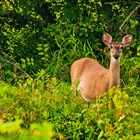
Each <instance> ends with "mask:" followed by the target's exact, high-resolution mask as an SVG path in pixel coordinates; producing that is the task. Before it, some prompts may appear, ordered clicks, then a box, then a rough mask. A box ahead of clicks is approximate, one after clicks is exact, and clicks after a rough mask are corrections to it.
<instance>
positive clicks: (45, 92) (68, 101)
mask: <svg viewBox="0 0 140 140" xmlns="http://www.w3.org/2000/svg"><path fill="white" fill-rule="evenodd" d="M44 77H45V78H44ZM129 88H130V87H129ZM127 89H128V88H127V87H126V89H122V91H120V90H119V89H116V88H112V89H110V91H109V92H108V93H106V94H104V95H103V96H101V97H100V98H99V99H98V100H96V102H95V103H94V104H91V105H90V106H88V105H87V104H86V103H85V101H84V100H83V99H82V98H81V96H80V95H79V94H78V95H73V94H72V91H71V86H70V84H69V83H64V82H62V81H60V80H58V79H56V78H54V77H53V78H52V77H50V76H48V75H45V72H44V71H43V70H42V71H41V72H40V73H38V75H37V77H36V78H35V79H32V78H29V79H26V82H25V83H24V84H19V85H18V86H16V87H15V86H11V85H9V84H7V83H4V82H2V81H1V82H0V100H1V101H0V107H1V108H0V110H1V112H0V113H1V116H0V134H1V139H9V140H15V139H20V140H21V139H35V140H40V139H41V140H43V139H44V140H46V139H47V140H49V139H61V140H63V139H85V140H90V139H98V140H101V139H112V140H119V139H134V140H135V139H136V140H138V139H140V131H139V130H140V119H139V118H140V109H139V107H138V106H139V105H140V99H139V98H136V97H135V96H129V91H128V90H127ZM131 91H133V89H131ZM135 91H137V92H138V91H139V88H135Z"/></svg>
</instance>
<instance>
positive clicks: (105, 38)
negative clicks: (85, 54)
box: [102, 33, 112, 46]
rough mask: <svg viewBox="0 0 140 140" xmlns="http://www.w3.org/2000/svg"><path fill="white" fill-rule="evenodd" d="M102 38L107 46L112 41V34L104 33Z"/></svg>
mask: <svg viewBox="0 0 140 140" xmlns="http://www.w3.org/2000/svg"><path fill="white" fill-rule="evenodd" d="M102 40H103V42H104V43H105V44H106V45H108V46H109V45H110V44H111V43H112V36H111V35H110V34H108V33H104V34H103V38H102Z"/></svg>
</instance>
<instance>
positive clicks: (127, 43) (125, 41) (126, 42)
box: [122, 35, 132, 46]
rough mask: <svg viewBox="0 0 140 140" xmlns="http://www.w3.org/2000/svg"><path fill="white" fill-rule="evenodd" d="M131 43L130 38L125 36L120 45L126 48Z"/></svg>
mask: <svg viewBox="0 0 140 140" xmlns="http://www.w3.org/2000/svg"><path fill="white" fill-rule="evenodd" d="M131 41H132V36H131V35H126V36H124V37H123V39H122V44H123V46H128V45H130V43H131Z"/></svg>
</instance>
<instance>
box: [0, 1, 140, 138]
mask: <svg viewBox="0 0 140 140" xmlns="http://www.w3.org/2000/svg"><path fill="white" fill-rule="evenodd" d="M0 6H1V10H0V29H1V32H0V134H1V137H0V139H9V140H14V139H21V140H22V139H23V140H24V139H33V140H39V139H62V140H63V139H65V138H66V139H85V140H86V139H87V140H88V139H98V140H100V139H113V140H114V139H115V140H118V139H136V140H137V139H140V131H139V130H140V119H139V118H140V109H139V106H140V87H139V85H140V64H139V62H140V59H139V58H140V42H139V38H140V36H139V35H140V32H139V31H140V30H139V29H140V24H139V21H140V20H139V7H140V3H139V2H138V1H135V2H111V1H110V2H104V1H98V2H97V1H94V0H87V1H84V0H81V1H80V0H74V1H68V0H66V1H63V0H28V1H26V2H25V1H22V0H3V1H1V2H0ZM103 32H109V33H110V34H111V35H112V36H113V39H114V40H118V38H119V39H121V38H122V37H123V36H124V35H125V34H132V36H133V40H132V44H131V46H130V47H126V48H125V50H124V56H123V58H122V61H121V91H120V90H117V89H115V88H113V89H111V90H110V91H109V92H108V93H106V94H105V95H104V96H102V97H100V98H99V99H98V100H97V101H96V103H94V104H93V105H90V106H89V107H88V106H87V104H86V103H85V101H84V100H83V99H82V98H81V97H80V96H79V95H77V96H74V95H72V93H71V87H70V85H69V83H70V77H69V70H70V65H71V64H72V62H73V61H74V60H76V59H78V58H82V57H92V58H96V59H97V60H98V61H99V62H100V63H102V64H103V65H104V66H105V67H108V66H109V50H108V49H107V47H105V45H103V43H102V40H101V38H102V34H103ZM118 41H121V40H118ZM51 124H52V125H51Z"/></svg>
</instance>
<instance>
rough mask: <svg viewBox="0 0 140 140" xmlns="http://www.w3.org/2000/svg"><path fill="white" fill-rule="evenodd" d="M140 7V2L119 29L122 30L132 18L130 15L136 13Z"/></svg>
mask: <svg viewBox="0 0 140 140" xmlns="http://www.w3.org/2000/svg"><path fill="white" fill-rule="evenodd" d="M139 7H140V3H139V5H138V6H137V7H136V8H135V9H134V10H133V11H132V12H131V13H130V14H129V16H128V17H127V18H126V19H125V21H124V22H123V23H122V24H121V26H120V27H119V30H122V27H123V26H124V25H125V23H126V22H127V21H128V20H129V19H130V17H131V16H132V15H133V14H134V12H135V11H137V9H138V8H139Z"/></svg>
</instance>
